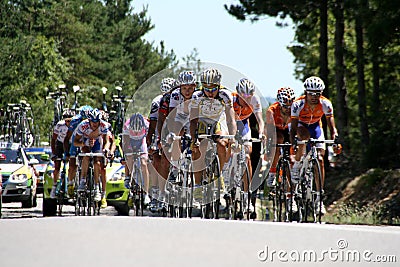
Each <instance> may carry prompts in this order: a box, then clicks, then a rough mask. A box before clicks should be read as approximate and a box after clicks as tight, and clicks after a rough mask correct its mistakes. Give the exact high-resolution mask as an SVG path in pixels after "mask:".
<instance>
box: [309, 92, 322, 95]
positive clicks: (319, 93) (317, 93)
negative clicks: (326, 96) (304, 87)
mask: <svg viewBox="0 0 400 267" xmlns="http://www.w3.org/2000/svg"><path fill="white" fill-rule="evenodd" d="M307 94H308V95H310V96H321V95H322V92H314V91H307Z"/></svg>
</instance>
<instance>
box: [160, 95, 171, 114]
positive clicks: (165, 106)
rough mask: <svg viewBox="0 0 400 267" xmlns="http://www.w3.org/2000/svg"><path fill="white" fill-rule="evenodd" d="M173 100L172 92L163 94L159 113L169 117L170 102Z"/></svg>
mask: <svg viewBox="0 0 400 267" xmlns="http://www.w3.org/2000/svg"><path fill="white" fill-rule="evenodd" d="M170 100H171V92H168V93H165V94H163V96H162V97H161V100H160V107H159V109H158V111H159V112H161V113H162V114H164V115H165V116H168V113H169V102H170Z"/></svg>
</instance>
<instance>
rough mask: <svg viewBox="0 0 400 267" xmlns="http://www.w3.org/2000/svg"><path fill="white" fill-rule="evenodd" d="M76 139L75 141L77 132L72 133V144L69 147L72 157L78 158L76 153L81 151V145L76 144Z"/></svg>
mask: <svg viewBox="0 0 400 267" xmlns="http://www.w3.org/2000/svg"><path fill="white" fill-rule="evenodd" d="M74 141H75V134H73V135H72V138H71V146H70V147H69V156H70V157H71V158H76V155H78V153H79V150H80V149H79V147H76V146H74Z"/></svg>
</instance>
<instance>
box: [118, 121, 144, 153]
mask: <svg viewBox="0 0 400 267" xmlns="http://www.w3.org/2000/svg"><path fill="white" fill-rule="evenodd" d="M144 122H145V127H143V129H142V130H141V131H139V132H134V131H132V130H130V127H129V123H130V119H128V120H127V121H126V122H125V124H124V129H123V132H122V134H123V135H128V136H129V139H130V142H129V147H128V150H132V151H134V152H141V153H143V154H144V156H146V154H147V152H148V150H147V144H146V135H147V132H148V130H149V121H148V120H146V119H145V120H144ZM127 152H128V154H129V151H126V152H125V153H127Z"/></svg>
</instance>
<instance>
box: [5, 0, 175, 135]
mask: <svg viewBox="0 0 400 267" xmlns="http://www.w3.org/2000/svg"><path fill="white" fill-rule="evenodd" d="M131 2H132V1H129V0H124V1H116V0H110V1H100V0H90V1H85V0H76V1H70V0H57V1H56V0H47V1H41V0H28V1H18V0H10V1H0V45H1V47H2V50H1V52H0V68H1V70H2V72H1V73H0V95H1V96H2V97H1V99H0V108H3V107H4V106H5V105H6V104H7V103H11V102H18V101H19V100H21V99H25V100H27V101H28V102H29V103H31V105H32V108H33V113H34V114H35V122H36V126H37V127H36V128H38V130H39V132H40V134H41V136H42V137H43V136H47V135H48V130H49V127H50V122H51V120H52V110H53V108H52V105H53V103H52V101H46V102H45V103H44V104H43V102H44V99H45V96H46V94H47V91H46V88H49V90H55V89H56V88H57V86H58V85H59V84H66V85H67V88H68V91H69V95H68V98H67V99H66V102H67V104H72V102H73V94H72V86H73V85H79V86H80V87H81V89H82V90H81V91H80V92H79V95H78V101H79V103H80V104H81V105H84V104H90V105H92V106H95V107H99V106H100V104H101V102H102V98H103V96H102V94H101V93H100V92H101V91H100V88H102V87H107V88H108V89H109V91H108V93H107V95H113V94H116V90H115V85H117V84H116V83H117V81H120V82H122V81H124V87H123V89H124V92H123V93H124V94H125V95H128V96H130V95H133V94H134V92H135V91H136V89H137V88H138V86H139V85H140V84H142V83H143V82H144V81H145V80H146V79H147V78H149V77H150V76H152V75H153V74H154V73H157V72H158V71H160V70H162V69H164V68H165V67H167V66H168V65H170V64H174V62H175V61H176V59H175V55H174V54H173V52H168V51H165V49H164V46H163V43H161V44H160V46H159V47H156V46H154V44H153V43H149V42H147V41H145V40H143V38H142V37H143V36H144V35H145V34H146V33H147V32H148V31H150V30H151V29H152V28H153V25H152V24H151V21H150V20H149V19H148V18H147V17H146V10H142V11H139V12H133V10H132V8H131ZM109 99H110V97H109V98H108V99H107V100H108V101H110V100H109Z"/></svg>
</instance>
